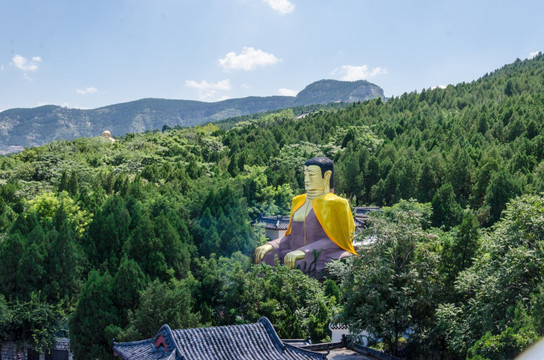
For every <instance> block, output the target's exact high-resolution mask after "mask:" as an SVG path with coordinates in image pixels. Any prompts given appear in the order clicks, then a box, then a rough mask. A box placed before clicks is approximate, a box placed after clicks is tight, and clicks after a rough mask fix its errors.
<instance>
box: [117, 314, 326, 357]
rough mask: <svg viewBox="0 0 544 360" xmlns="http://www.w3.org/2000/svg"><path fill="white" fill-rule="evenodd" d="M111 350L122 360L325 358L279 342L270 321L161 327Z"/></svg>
mask: <svg viewBox="0 0 544 360" xmlns="http://www.w3.org/2000/svg"><path fill="white" fill-rule="evenodd" d="M113 351H114V353H115V354H117V355H119V356H121V357H122V358H123V359H125V360H129V359H130V360H132V359H156V360H159V359H161V360H174V359H176V360H181V359H184V360H190V359H203V360H206V359H210V360H211V359H224V360H227V359H229V360H230V359H232V360H246V359H247V360H250V359H251V360H252V359H263V360H264V359H273V360H283V359H289V360H299V359H300V360H306V359H308V360H310V359H325V358H326V357H325V355H324V354H320V353H317V352H313V351H310V350H304V349H299V348H297V347H295V346H292V345H289V344H285V343H283V342H282V341H281V340H280V338H279V337H278V335H277V334H276V331H275V330H274V327H273V326H272V324H271V323H270V321H269V320H268V319H267V318H265V317H262V318H261V319H260V320H259V321H257V322H256V323H255V324H245V325H232V326H218V327H208V328H196V329H183V330H171V329H170V327H169V326H168V325H163V326H162V327H161V329H160V330H159V332H158V333H157V334H156V335H155V337H154V338H152V339H147V340H142V341H134V342H124V343H114V344H113Z"/></svg>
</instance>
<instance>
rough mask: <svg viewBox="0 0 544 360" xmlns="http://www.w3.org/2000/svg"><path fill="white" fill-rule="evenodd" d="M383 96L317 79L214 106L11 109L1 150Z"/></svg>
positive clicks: (3, 123)
mask: <svg viewBox="0 0 544 360" xmlns="http://www.w3.org/2000/svg"><path fill="white" fill-rule="evenodd" d="M383 96H384V94H383V90H382V89H381V88H380V87H379V86H377V85H375V84H372V83H369V82H367V81H353V82H347V81H336V80H320V81H317V82H315V83H313V84H310V85H308V86H307V87H306V88H305V89H304V90H302V91H301V92H300V93H299V94H298V95H297V96H294V97H293V96H268V97H246V98H240V99H229V100H224V101H219V102H213V103H207V102H201V101H189V100H167V99H142V100H137V101H132V102H127V103H121V104H115V105H110V106H105V107H102V108H98V109H92V110H81V109H69V108H65V107H60V106H54V105H48V106H41V107H37V108H32V109H10V110H6V111H3V112H1V113H0V134H1V137H0V151H4V152H5V151H7V150H8V147H9V146H25V147H28V146H40V145H43V144H46V143H49V142H51V141H53V140H59V139H73V138H76V137H80V136H85V137H91V136H97V135H100V134H101V133H102V131H103V130H105V129H108V130H110V131H111V133H112V134H113V136H119V135H124V134H126V133H129V132H143V131H146V130H155V129H161V128H162V127H163V126H164V125H168V126H171V127H173V126H176V125H179V126H194V125H198V124H202V123H206V122H214V121H218V120H223V119H226V118H229V117H234V116H240V115H248V114H254V113H259V112H264V111H270V110H277V109H282V108H289V107H292V106H301V105H313V104H327V103H332V102H357V101H365V100H369V99H372V98H375V97H383Z"/></svg>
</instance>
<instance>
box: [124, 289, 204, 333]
mask: <svg viewBox="0 0 544 360" xmlns="http://www.w3.org/2000/svg"><path fill="white" fill-rule="evenodd" d="M189 281H190V280H189ZM192 308H193V303H192V298H191V288H190V283H189V282H188V281H176V280H173V281H172V282H171V283H170V285H167V284H165V283H162V282H160V281H159V280H157V279H155V280H154V281H153V282H151V283H150V284H149V285H148V286H147V287H146V288H145V289H144V290H143V291H141V293H140V300H139V304H138V306H137V307H136V309H135V310H134V312H130V313H129V324H128V327H127V329H126V330H125V332H124V333H123V334H122V335H121V336H122V337H123V338H125V339H147V338H150V337H153V335H155V334H156V332H157V331H158V330H159V329H160V327H161V326H162V325H163V324H168V325H169V326H170V327H171V328H173V329H185V328H190V327H196V326H197V325H198V320H199V316H198V315H197V314H193V313H192V312H191V310H192Z"/></svg>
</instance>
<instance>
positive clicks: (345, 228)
mask: <svg viewBox="0 0 544 360" xmlns="http://www.w3.org/2000/svg"><path fill="white" fill-rule="evenodd" d="M305 201H306V194H302V195H299V196H295V197H294V198H293V203H292V204H291V216H290V219H289V225H288V227H287V231H286V232H285V235H286V236H287V235H289V234H290V233H291V222H292V221H293V214H294V213H295V211H297V210H298V209H299V208H300V207H301V206H302V205H304V202H305ZM312 208H313V210H314V213H315V216H316V217H317V220H318V221H319V224H320V225H321V227H323V230H324V231H325V233H326V234H327V236H328V237H329V238H330V239H331V240H332V241H333V242H334V243H335V244H336V245H338V246H339V247H340V248H342V249H344V250H346V251H349V252H350V253H352V254H357V253H356V252H355V249H354V248H353V234H354V233H355V222H354V221H353V215H352V214H351V209H350V207H349V203H348V201H347V200H346V199H344V198H341V197H339V196H336V195H334V194H333V193H328V194H323V195H321V196H319V197H317V198H315V199H313V200H312Z"/></svg>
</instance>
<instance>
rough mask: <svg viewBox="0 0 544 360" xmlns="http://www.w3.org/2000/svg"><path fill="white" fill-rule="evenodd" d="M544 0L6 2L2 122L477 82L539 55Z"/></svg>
mask: <svg viewBox="0 0 544 360" xmlns="http://www.w3.org/2000/svg"><path fill="white" fill-rule="evenodd" d="M543 15H544V2H543V1H537V0H534V1H525V0H517V1H488V0H481V1H479V0H470V1H464V0H461V1H441V0H434V1H407V0H404V1H396V0H389V1H376V0H374V1H366V0H93V1H71V0H48V1H43V0H32V1H28V0H3V1H1V2H0V44H1V46H0V111H2V110H6V109H9V108H15V107H36V106H40V105H44V104H55V105H61V106H67V107H76V108H97V107H100V106H105V105H110V104H115V103H120V102H126V101H131V100H137V99H141V98H147V97H154V98H168V99H189V100H203V101H217V100H222V99H226V98H236V97H245V96H269V95H279V94H284V95H295V94H296V93H297V92H298V91H300V90H302V89H303V88H304V87H305V86H306V85H308V84H310V83H312V82H314V81H317V80H320V79H338V80H359V79H365V80H368V81H370V82H373V83H375V84H377V85H379V86H381V87H382V88H383V89H384V91H385V94H386V96H398V95H402V93H404V92H410V91H414V90H417V91H421V89H424V88H425V89H427V88H431V87H434V86H442V85H447V84H457V83H459V82H463V81H464V82H470V81H472V80H475V79H477V78H479V77H481V76H483V75H484V74H485V73H487V72H491V71H493V70H495V69H497V68H499V67H501V66H503V65H505V64H507V63H511V62H513V61H515V60H516V58H520V59H526V58H529V57H531V56H533V54H535V53H537V52H538V51H544V21H542V16H543Z"/></svg>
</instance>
